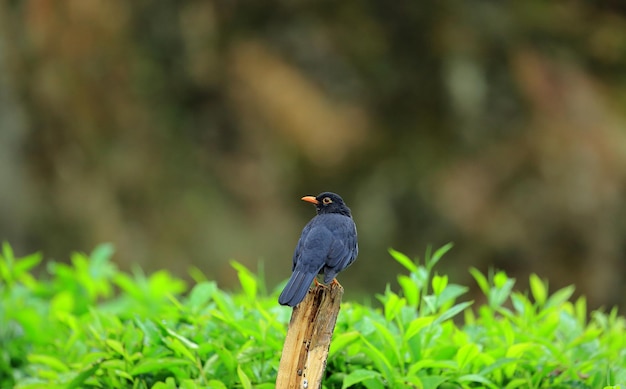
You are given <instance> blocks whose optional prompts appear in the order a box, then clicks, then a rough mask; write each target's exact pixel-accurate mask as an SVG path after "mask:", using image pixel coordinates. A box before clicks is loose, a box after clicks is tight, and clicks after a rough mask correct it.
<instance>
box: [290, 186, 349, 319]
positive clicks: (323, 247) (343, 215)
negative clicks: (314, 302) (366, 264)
mask: <svg viewBox="0 0 626 389" xmlns="http://www.w3.org/2000/svg"><path fill="white" fill-rule="evenodd" d="M302 200H304V201H308V202H309V203H313V204H315V209H316V210H317V216H315V217H314V218H313V219H311V221H310V222H309V223H308V224H307V225H306V226H305V227H304V229H303V230H302V234H301V235H300V240H299V241H298V244H297V245H296V250H295V252H294V254H293V267H292V271H293V273H292V274H291V278H289V282H287V285H286V286H285V289H283V291H282V293H281V294H280V296H279V297H278V302H279V303H280V304H281V305H288V306H290V307H295V306H296V305H298V304H299V303H300V302H301V301H302V300H303V299H304V296H306V294H307V292H308V291H309V287H310V286H311V282H313V280H314V279H315V277H316V276H317V275H318V274H323V275H324V283H325V284H328V283H329V282H330V281H333V282H337V280H336V279H335V276H336V275H337V274H338V273H339V272H340V271H342V270H343V269H345V268H346V267H348V266H349V265H350V264H351V263H352V262H354V260H355V259H356V256H357V254H358V252H359V247H358V244H357V234H356V225H355V224H354V221H353V220H352V214H351V213H350V208H348V207H347V206H346V204H345V203H344V202H343V199H342V198H341V197H340V196H339V195H338V194H335V193H332V192H323V193H320V194H319V195H317V196H316V197H313V196H304V197H303V198H302Z"/></svg>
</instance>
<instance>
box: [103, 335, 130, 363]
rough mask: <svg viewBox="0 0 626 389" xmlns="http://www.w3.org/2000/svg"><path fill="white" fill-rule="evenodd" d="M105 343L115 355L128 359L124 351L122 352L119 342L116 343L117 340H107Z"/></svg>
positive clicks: (122, 348)
mask: <svg viewBox="0 0 626 389" xmlns="http://www.w3.org/2000/svg"><path fill="white" fill-rule="evenodd" d="M105 343H106V344H107V346H109V347H110V348H111V349H112V350H113V351H115V352H116V353H118V354H120V355H121V356H123V357H124V359H128V354H127V353H126V350H124V345H122V343H121V342H118V341H117V340H114V339H107V340H105Z"/></svg>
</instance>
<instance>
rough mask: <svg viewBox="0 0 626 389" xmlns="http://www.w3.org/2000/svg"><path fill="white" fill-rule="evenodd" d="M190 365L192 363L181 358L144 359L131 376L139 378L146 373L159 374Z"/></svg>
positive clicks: (133, 369)
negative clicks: (174, 367)
mask: <svg viewBox="0 0 626 389" xmlns="http://www.w3.org/2000/svg"><path fill="white" fill-rule="evenodd" d="M190 364H191V362H190V361H188V360H186V359H180V358H144V359H142V360H141V361H139V363H138V364H137V365H135V366H134V367H133V368H132V369H131V370H130V374H131V375H133V376H137V375H140V374H146V373H157V372H159V371H163V370H168V369H169V368H170V367H172V366H185V365H190Z"/></svg>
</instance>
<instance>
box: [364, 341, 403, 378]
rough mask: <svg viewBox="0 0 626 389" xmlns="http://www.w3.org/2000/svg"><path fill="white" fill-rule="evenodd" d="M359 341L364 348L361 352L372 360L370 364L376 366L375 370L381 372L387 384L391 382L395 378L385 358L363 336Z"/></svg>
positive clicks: (390, 365)
mask: <svg viewBox="0 0 626 389" xmlns="http://www.w3.org/2000/svg"><path fill="white" fill-rule="evenodd" d="M361 341H362V342H363V344H365V346H366V347H364V348H363V349H362V352H363V353H364V354H366V355H367V356H368V357H369V358H370V359H371V360H372V363H373V364H374V365H376V368H377V370H378V371H379V372H381V374H382V375H383V377H384V378H385V380H387V382H393V381H394V376H395V375H394V374H393V372H394V371H395V369H393V367H392V364H391V363H390V362H389V360H388V359H387V357H386V356H385V355H384V354H383V353H382V352H381V351H380V350H379V348H378V347H376V346H374V345H373V344H372V343H370V342H369V341H368V340H367V339H366V338H365V337H364V336H361Z"/></svg>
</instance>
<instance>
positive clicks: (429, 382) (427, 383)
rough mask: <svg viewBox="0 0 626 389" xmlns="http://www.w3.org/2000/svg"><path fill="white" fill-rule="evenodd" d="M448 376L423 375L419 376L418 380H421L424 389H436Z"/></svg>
mask: <svg viewBox="0 0 626 389" xmlns="http://www.w3.org/2000/svg"><path fill="white" fill-rule="evenodd" d="M448 380H449V378H446V377H442V376H440V375H428V376H424V377H420V381H422V385H424V389H437V388H439V387H440V385H441V384H443V383H444V382H446V381H448Z"/></svg>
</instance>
